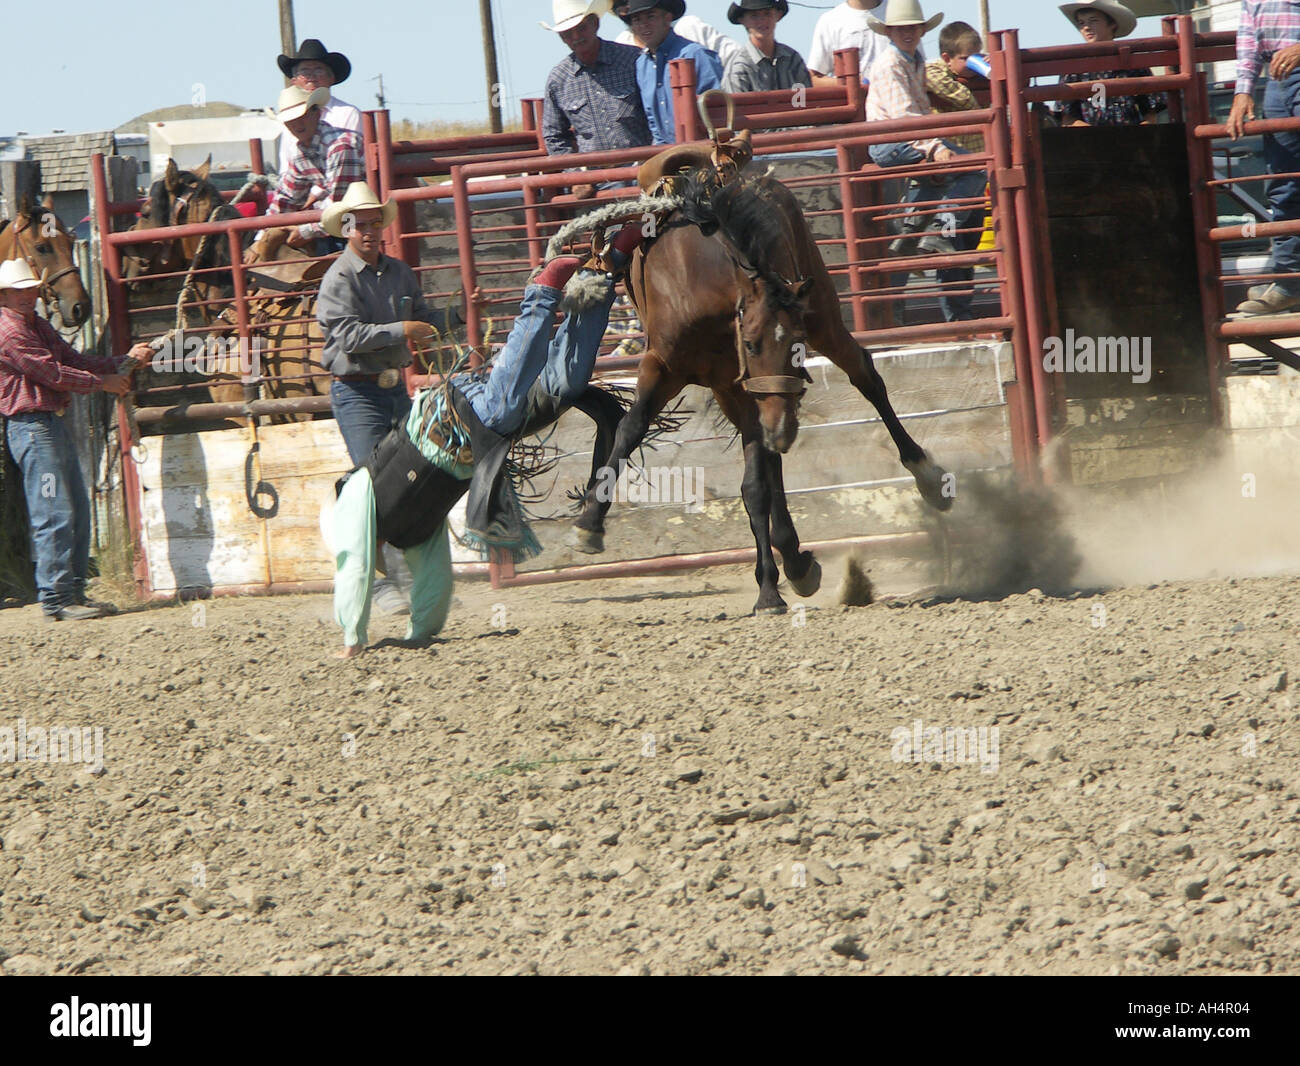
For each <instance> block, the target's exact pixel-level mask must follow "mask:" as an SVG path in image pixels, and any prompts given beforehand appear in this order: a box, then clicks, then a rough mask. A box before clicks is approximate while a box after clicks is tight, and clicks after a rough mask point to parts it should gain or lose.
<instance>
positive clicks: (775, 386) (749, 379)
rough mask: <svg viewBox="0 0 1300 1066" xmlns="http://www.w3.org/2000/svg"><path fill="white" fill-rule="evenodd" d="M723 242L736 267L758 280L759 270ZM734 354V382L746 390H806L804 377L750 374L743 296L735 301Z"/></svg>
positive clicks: (780, 392)
mask: <svg viewBox="0 0 1300 1066" xmlns="http://www.w3.org/2000/svg"><path fill="white" fill-rule="evenodd" d="M724 243H725V244H727V245H728V249H727V257H728V258H729V259H730V260H731V261H732V262H733V263H735V264H736V266H737V268H738V269H740V270H743V271H744V272H745V273H746V274H747V275H749V277H750V279H751V280H759V279H760V278H761V275H760V274H759V272H758V271H757V270H755V269H754V267H752V266H750V265H749V264H747V263H746V262H745V261H744V260H743V259H742V258H740V257H739V256H740V253H739V251H738V250H737V249H734V248H733V247H731V242H730V241H724ZM736 354H737V357H738V359H739V360H740V376H739V377H737V378H736V380H735V384H737V385H739V386H740V387H741V388H742V389H744V390H745V391H746V392H752V393H758V394H760V395H764V396H802V395H803V394H804V393H805V392H807V391H808V384H807V381H806V380H805V379H804V378H800V377H791V376H790V375H788V374H760V375H758V376H757V377H753V376H751V375H750V373H749V360H748V357H747V353H746V350H745V298H744V296H742V297H741V298H740V299H739V300H737V301H736ZM805 373H807V371H805Z"/></svg>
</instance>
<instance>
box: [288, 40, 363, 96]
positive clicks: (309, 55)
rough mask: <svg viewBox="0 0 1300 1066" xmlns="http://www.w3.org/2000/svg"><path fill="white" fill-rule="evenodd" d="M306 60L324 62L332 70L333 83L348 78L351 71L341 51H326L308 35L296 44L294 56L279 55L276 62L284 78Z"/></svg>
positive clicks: (346, 58)
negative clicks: (296, 52) (296, 50)
mask: <svg viewBox="0 0 1300 1066" xmlns="http://www.w3.org/2000/svg"><path fill="white" fill-rule="evenodd" d="M308 60H314V61H316V62H318V63H324V64H325V65H326V66H327V67H329V68H330V70H332V71H333V72H334V84H335V85H338V84H339V83H340V82H344V81H347V80H348V75H349V74H351V73H352V64H351V63H350V62H348V57H347V56H345V55H344V54H343V53H342V52H327V51H326V50H325V46H324V45H323V44H321V43H320V41H318V40H316V38H315V37H308V38H307V39H306V40H305V41H303V42H302V44H300V45H299V46H298V54H297V55H296V56H280V58H278V59H277V60H276V63H278V64H279V66H280V71H281V73H283V74H284V76H285V77H286V78H292V77H293V68H294V67H296V66H297V65H298V64H299V63H305V62H307V61H308Z"/></svg>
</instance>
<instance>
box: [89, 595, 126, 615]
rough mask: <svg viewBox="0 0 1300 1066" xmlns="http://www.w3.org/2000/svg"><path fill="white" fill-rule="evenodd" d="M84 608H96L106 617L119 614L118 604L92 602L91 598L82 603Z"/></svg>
mask: <svg viewBox="0 0 1300 1066" xmlns="http://www.w3.org/2000/svg"><path fill="white" fill-rule="evenodd" d="M81 606H83V607H94V608H95V609H96V610H97V611H100V612H102V613H103V614H106V615H111V614H117V604H115V603H105V602H104V601H103V600H92V599H91V598H90V597H89V596H87V597H86V598H85V599H83V600H82V601H81Z"/></svg>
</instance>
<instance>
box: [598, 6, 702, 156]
mask: <svg viewBox="0 0 1300 1066" xmlns="http://www.w3.org/2000/svg"><path fill="white" fill-rule="evenodd" d="M615 11H616V13H617V14H618V16H619V18H621V19H622V20H623V21H624V22H626V23H627V24H628V26H629V27H630V28H631V30H632V33H633V35H634V36H635V37H636V40H637V43H638V44H640V46H641V48H642V49H643V51H642V53H641V55H640V56H639V57H638V59H637V63H636V77H637V83H638V84H639V85H640V87H641V104H642V106H643V107H644V108H645V114H646V119H647V121H648V122H649V124H650V136H651V137H652V138H653V142H654V143H655V144H672V143H674V142H675V141H676V139H677V124H676V116H675V114H674V111H673V90H672V85H671V83H670V82H669V80H668V64H669V63H670V62H672V61H673V60H674V59H690V60H692V61H693V62H694V63H695V89H696V92H699V93H704V92H707V91H708V90H710V89H718V88H721V86H722V60H721V59H719V58H718V53H717V52H711V51H709V50H708V49H707V48H704V47H703V46H701V45H698V44H696V43H695V42H693V41H688V40H686V38H684V37H680V36H678V35H677V34H676V33H674V32H673V23H674V22H676V21H677V20H678V19H680V18H681V17H682V15H684V14H685V13H686V2H685V0H626V2H624V3H621V4H620V5H619V6H618V7H617V8H615Z"/></svg>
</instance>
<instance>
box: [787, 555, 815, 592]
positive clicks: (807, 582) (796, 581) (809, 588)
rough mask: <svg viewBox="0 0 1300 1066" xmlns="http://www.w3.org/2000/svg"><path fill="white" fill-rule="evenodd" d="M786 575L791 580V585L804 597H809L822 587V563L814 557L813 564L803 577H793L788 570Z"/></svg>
mask: <svg viewBox="0 0 1300 1066" xmlns="http://www.w3.org/2000/svg"><path fill="white" fill-rule="evenodd" d="M785 576H786V579H787V580H788V581H789V582H790V587H791V588H792V589H794V590H795V592H797V593H798V594H799V595H800V596H802V597H803V598H804V599H807V598H808V597H809V596H811V595H812V594H813V593H814V592H816V591H817V590H818V589H819V588H821V587H822V564H821V563H819V562H818V561H817V560H816V559H814V560H813V561H812V565H810V566H809V567H808V572H807V573H805V574H804V576H803V577H791V576H790V571H788V570H787V571H786V573H785Z"/></svg>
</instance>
